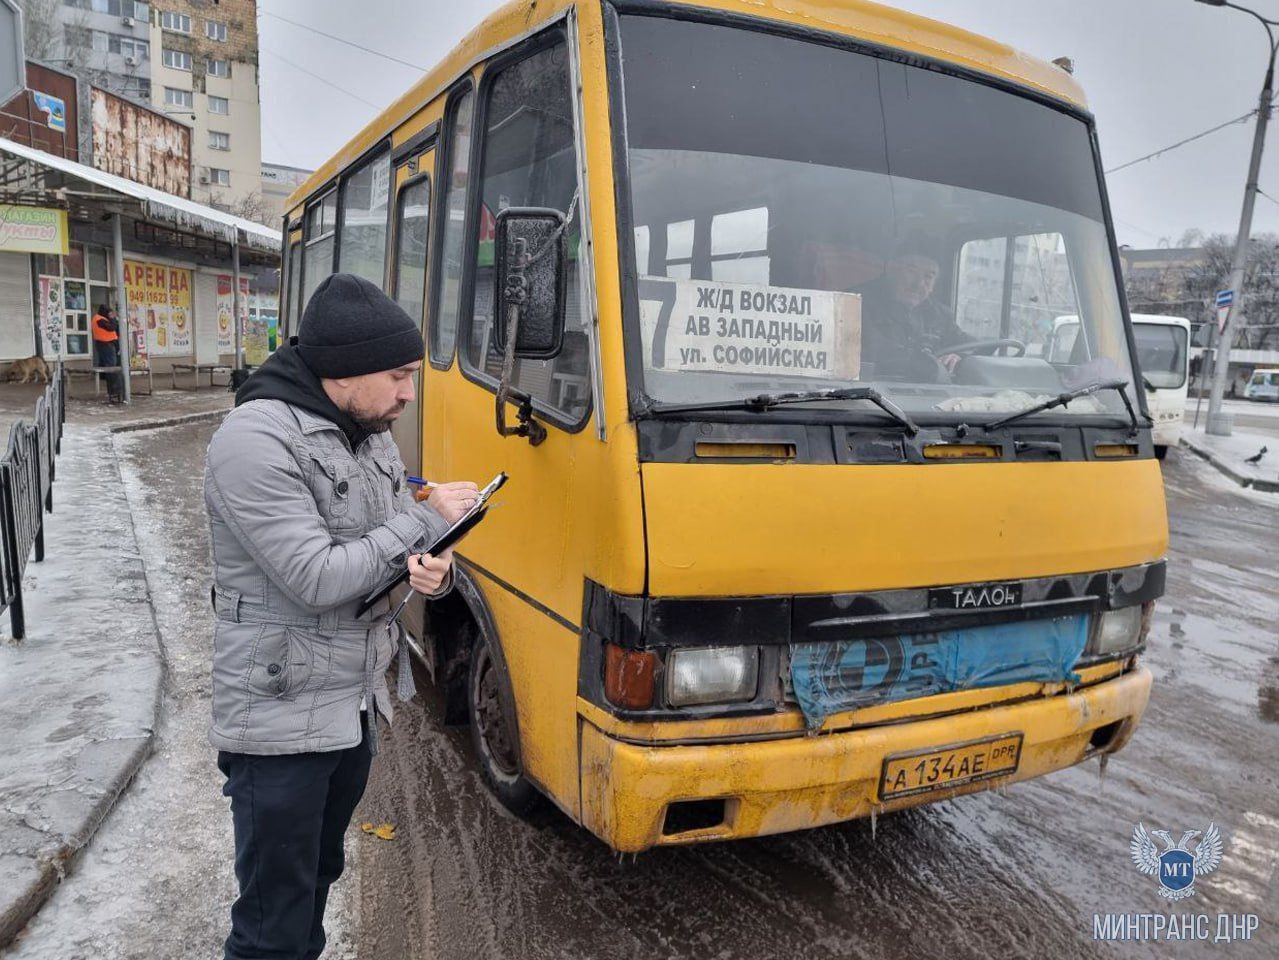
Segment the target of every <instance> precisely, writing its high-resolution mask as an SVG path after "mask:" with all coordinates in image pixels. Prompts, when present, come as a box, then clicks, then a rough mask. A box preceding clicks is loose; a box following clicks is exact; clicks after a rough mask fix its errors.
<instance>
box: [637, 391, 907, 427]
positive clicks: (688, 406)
mask: <svg viewBox="0 0 1279 960" xmlns="http://www.w3.org/2000/svg"><path fill="white" fill-rule="evenodd" d="M835 400H866V401H868V402H869V403H873V404H874V405H875V406H877V407H879V409H881V410H883V411H884V413H886V414H888V415H889V416H890V417H892V418H893V419H894V420H896V421H897V422H898V423H899V424H901V426H902V427H903V428H904V429H905V430H906V431H907V432H908V433H909V434H910V435H911V436H912V437H913V436H914V435H915V434H917V433H919V427H918V426H917V425H916V423H915V421H914V420H912V419H911V418H910V417H909V416H907V414H906V412H905V411H904V410H902V408H901V407H899V406H897V404H895V403H893V402H892V401H891V400H889V399H888V398H887V397H885V396H884V395H883V394H882V393H880V392H879V391H878V390H876V389H875V388H873V387H848V388H845V389H842V390H811V391H808V392H804V393H761V394H759V395H758V396H754V397H746V398H744V399H742V400H724V401H721V402H718V403H684V404H669V405H668V404H662V405H661V406H656V407H654V408H653V412H654V413H706V412H711V411H715V410H749V411H750V412H751V413H764V412H766V411H768V410H771V409H773V408H774V407H780V406H782V405H783V404H788V403H824V402H830V401H835Z"/></svg>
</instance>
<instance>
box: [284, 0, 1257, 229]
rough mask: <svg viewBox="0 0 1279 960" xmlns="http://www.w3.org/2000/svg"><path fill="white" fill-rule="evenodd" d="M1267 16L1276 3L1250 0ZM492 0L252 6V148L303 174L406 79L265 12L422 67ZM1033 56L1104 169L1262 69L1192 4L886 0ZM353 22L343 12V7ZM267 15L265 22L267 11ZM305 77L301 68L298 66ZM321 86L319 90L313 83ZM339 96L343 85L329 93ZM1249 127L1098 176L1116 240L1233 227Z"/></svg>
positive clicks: (333, 0) (1226, 104) (1221, 112)
mask: <svg viewBox="0 0 1279 960" xmlns="http://www.w3.org/2000/svg"><path fill="white" fill-rule="evenodd" d="M1251 2H1252V4H1253V6H1254V7H1255V8H1256V9H1258V10H1259V11H1260V12H1262V13H1264V14H1266V15H1268V16H1271V17H1274V18H1276V19H1279V0H1251ZM499 5H500V3H499V2H498V0H413V2H410V0H359V2H358V3H353V2H352V0H259V28H260V31H261V44H262V154H263V158H264V159H266V160H269V161H272V162H277V163H287V164H292V165H296V166H303V167H314V166H317V165H319V164H320V163H322V162H323V161H324V160H325V159H326V158H327V157H328V156H330V155H331V154H332V153H334V152H335V151H336V150H337V149H338V148H339V147H341V146H342V144H343V143H345V142H346V140H347V139H349V138H350V136H351V135H352V134H354V133H355V132H356V131H357V130H358V129H359V128H360V127H362V126H363V125H364V124H365V123H367V122H368V120H369V119H370V118H371V117H372V116H373V115H374V114H375V113H376V109H375V108H374V106H371V104H374V105H377V106H379V107H380V106H384V105H386V104H388V103H390V102H391V101H392V100H393V99H395V98H396V97H397V96H399V94H401V93H402V92H403V91H404V90H405V89H406V88H407V87H408V86H409V85H410V84H412V83H413V82H414V81H415V80H416V79H417V78H418V77H419V76H421V73H419V72H418V71H415V70H412V69H410V68H408V67H404V66H400V65H397V64H395V63H392V62H389V61H387V60H384V59H381V58H379V57H376V56H371V55H369V54H367V53H364V52H361V51H359V50H356V49H353V48H352V47H350V46H347V45H345V44H342V43H338V42H335V41H332V40H328V39H326V38H324V37H321V36H317V35H316V34H314V33H310V32H308V31H306V30H303V29H300V28H298V27H296V26H294V25H292V24H289V23H286V22H284V21H283V20H280V19H277V18H278V17H285V18H288V19H289V20H295V21H298V22H300V23H306V24H308V25H310V26H312V27H314V28H316V29H318V30H322V31H324V32H326V33H331V34H334V35H337V36H341V37H344V38H346V39H347V40H349V41H351V42H353V43H357V44H361V45H363V46H366V47H370V48H373V49H375V50H379V51H381V52H383V53H387V54H390V55H392V56H395V57H399V58H401V59H403V60H407V61H411V62H414V63H419V64H422V65H423V66H430V65H432V64H434V63H435V62H437V61H438V60H439V59H440V58H441V57H442V56H443V55H444V54H445V53H446V52H447V51H448V50H449V49H450V48H451V47H452V46H453V45H454V44H455V43H456V42H457V41H458V40H459V39H461V37H462V36H464V35H465V33H466V32H467V31H468V30H470V29H471V28H472V27H473V26H474V25H475V24H476V23H478V22H479V21H480V20H481V19H482V18H483V17H484V16H485V15H486V14H487V13H488V12H489V11H491V10H493V9H496V8H497V7H498V6H499ZM895 5H896V6H899V7H903V8H905V9H908V10H911V11H913V12H916V13H920V14H923V15H925V16H930V17H935V18H937V19H940V20H946V21H948V22H950V23H953V24H956V25H958V26H961V27H965V28H967V29H969V30H973V31H975V32H977V33H981V34H985V35H987V36H991V37H994V38H996V39H998V40H1001V41H1004V42H1006V43H1009V44H1011V45H1012V46H1014V47H1017V48H1019V49H1021V50H1024V51H1026V52H1027V53H1030V54H1033V55H1035V56H1038V57H1042V58H1044V59H1052V58H1054V57H1060V56H1069V57H1072V58H1074V60H1075V64H1076V76H1077V77H1078V78H1079V80H1080V81H1081V82H1082V83H1083V84H1084V87H1085V89H1086V90H1087V91H1088V96H1089V100H1090V102H1091V105H1092V108H1093V111H1094V112H1095V113H1096V114H1097V120H1098V124H1099V128H1100V136H1101V146H1102V153H1103V157H1104V159H1105V164H1106V167H1107V168H1110V167H1114V166H1117V165H1119V164H1121V163H1125V162H1127V161H1128V160H1132V159H1135V158H1136V157H1139V156H1141V155H1143V154H1146V153H1150V152H1151V151H1153V150H1156V149H1158V148H1160V147H1164V146H1166V145H1168V144H1170V143H1173V142H1174V141H1177V140H1180V139H1182V138H1184V137H1187V136H1190V135H1192V134H1195V133H1198V132H1200V131H1202V130H1204V129H1206V128H1208V127H1212V126H1215V125H1217V124H1218V123H1222V122H1224V121H1226V120H1229V119H1231V118H1233V117H1237V116H1240V115H1241V114H1244V113H1247V112H1248V111H1249V110H1251V109H1252V108H1253V107H1254V106H1255V104H1256V99H1257V96H1258V94H1259V92H1260V88H1261V80H1262V75H1263V73H1264V71H1265V60H1266V47H1265V35H1264V32H1263V31H1262V29H1261V26H1260V25H1259V24H1258V23H1257V22H1256V21H1254V20H1253V19H1252V18H1250V17H1248V16H1246V15H1244V14H1242V13H1237V12H1234V11H1231V10H1228V9H1221V8H1214V7H1208V6H1204V5H1202V4H1198V3H1195V2H1193V0H896V4H895ZM353 8H356V9H358V10H359V16H358V17H353V16H352V9H353ZM273 14H274V16H272V15H273ZM308 71H309V73H308ZM325 81H327V82H325ZM336 88H341V89H342V90H344V91H347V92H345V93H344V92H340V91H339V90H338V89H336ZM1251 138H1252V122H1251V120H1250V121H1249V122H1248V123H1245V124H1236V125H1234V126H1231V127H1228V128H1227V129H1225V130H1223V131H1221V132H1220V133H1217V134H1214V135H1213V136H1212V137H1209V138H1207V139H1205V140H1200V141H1198V142H1196V143H1193V144H1191V145H1189V146H1186V147H1182V148H1180V149H1178V150H1175V151H1173V152H1172V153H1169V154H1168V155H1166V156H1164V157H1161V158H1159V159H1156V160H1151V161H1148V162H1146V163H1142V164H1139V165H1137V166H1135V167H1131V168H1129V169H1127V170H1124V171H1121V172H1118V173H1116V174H1114V175H1113V176H1112V177H1110V178H1109V186H1110V194H1111V205H1112V207H1113V209H1114V214H1115V218H1116V228H1117V231H1118V233H1119V242H1120V243H1127V244H1131V245H1132V246H1137V247H1144V246H1154V245H1156V244H1157V243H1158V242H1159V240H1160V238H1169V239H1171V240H1173V241H1174V242H1175V241H1176V239H1177V238H1178V237H1180V235H1181V233H1182V232H1183V231H1184V230H1186V229H1188V228H1192V227H1197V228H1199V229H1202V230H1205V231H1206V232H1210V233H1212V232H1225V233H1231V234H1233V233H1234V231H1235V229H1236V228H1237V224H1238V218H1239V205H1240V202H1241V200H1242V195H1243V182H1244V176H1245V173H1246V171H1247V165H1248V150H1249V146H1250V144H1251V142H1252V140H1251ZM1268 146H1269V154H1268V156H1267V159H1266V162H1265V165H1264V167H1263V169H1262V176H1261V187H1262V189H1263V190H1268V192H1269V193H1270V194H1271V195H1272V196H1274V197H1275V198H1276V200H1275V201H1272V200H1269V199H1267V198H1266V197H1261V198H1259V200H1258V207H1257V216H1256V220H1255V225H1254V229H1255V230H1256V231H1274V232H1279V202H1276V201H1279V132H1274V131H1272V135H1271V139H1270V143H1269V144H1268Z"/></svg>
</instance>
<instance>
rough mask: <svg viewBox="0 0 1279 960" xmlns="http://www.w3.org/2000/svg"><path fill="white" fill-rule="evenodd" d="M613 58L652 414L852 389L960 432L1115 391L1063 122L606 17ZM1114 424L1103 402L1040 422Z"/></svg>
mask: <svg viewBox="0 0 1279 960" xmlns="http://www.w3.org/2000/svg"><path fill="white" fill-rule="evenodd" d="M621 46H622V65H623V66H622V80H623V87H624V94H623V96H624V99H625V117H626V138H627V157H626V159H627V164H626V170H625V176H626V178H627V180H628V182H629V188H630V194H629V200H630V204H629V216H630V221H631V222H630V224H629V226H630V228H631V235H630V237H629V241H630V242H631V243H632V244H633V255H634V261H633V263H634V274H635V283H634V289H633V290H632V291H631V294H630V295H631V296H632V297H634V300H633V301H632V307H633V309H632V310H631V311H630V316H631V317H632V318H633V319H632V320H631V321H630V322H632V323H633V324H636V325H637V326H638V329H636V330H632V331H631V337H630V341H629V342H630V343H631V345H632V348H633V349H639V350H642V353H643V364H642V367H643V375H644V383H643V389H644V392H645V394H646V395H647V397H648V399H649V400H650V401H651V402H652V403H653V404H654V405H655V408H656V409H659V410H660V407H661V405H662V404H678V405H687V404H693V405H696V404H699V403H703V402H705V403H716V402H725V401H732V400H736V399H740V398H744V397H747V396H752V395H758V394H761V393H768V392H775V391H805V392H807V391H813V390H829V389H833V388H839V387H845V386H853V385H873V386H875V387H876V388H877V389H879V390H880V391H881V392H882V393H883V394H884V395H885V396H887V397H890V398H891V399H892V400H893V401H894V402H895V403H897V404H898V405H899V406H900V407H901V408H902V409H904V410H906V411H908V412H910V413H911V414H912V415H916V416H918V415H923V416H924V417H925V418H926V417H927V416H928V415H929V414H933V415H941V414H962V415H964V416H966V417H967V416H968V415H970V414H973V413H976V414H977V415H978V416H977V417H976V418H975V419H978V420H980V419H981V417H980V414H982V413H989V414H990V415H991V416H994V415H995V414H998V413H1007V412H1010V411H1017V410H1022V409H1025V408H1026V407H1027V406H1030V405H1032V404H1033V403H1035V402H1037V401H1041V400H1043V399H1044V398H1046V397H1048V396H1052V395H1056V394H1058V393H1061V392H1063V391H1064V390H1070V389H1073V388H1075V387H1079V386H1082V385H1085V384H1088V383H1093V382H1097V381H1100V380H1123V381H1126V382H1128V383H1129V384H1130V385H1131V383H1132V380H1133V374H1132V370H1133V367H1132V362H1131V359H1130V356H1129V351H1128V345H1127V343H1128V342H1127V338H1126V334H1125V331H1124V323H1123V313H1122V310H1121V307H1120V300H1119V295H1118V290H1117V286H1116V274H1115V270H1114V265H1113V259H1112V253H1111V246H1110V240H1109V237H1108V234H1107V230H1106V226H1105V217H1104V207H1103V201H1102V196H1101V190H1100V187H1099V183H1098V179H1097V168H1096V164H1095V160H1094V153H1093V144H1092V139H1091V133H1090V130H1089V127H1088V125H1087V124H1086V123H1085V122H1084V121H1083V120H1081V119H1079V118H1078V117H1076V116H1074V115H1072V114H1071V113H1069V112H1067V111H1066V110H1065V109H1058V108H1055V107H1053V106H1050V105H1048V104H1045V103H1041V102H1038V101H1036V100H1034V99H1032V98H1030V97H1028V96H1021V95H1018V94H1016V93H1012V92H1008V91H1005V90H1001V89H999V88H997V87H995V86H992V85H989V84H986V83H982V82H979V81H976V80H971V79H966V78H964V77H960V76H955V75H949V74H945V73H942V72H939V71H936V70H929V69H925V68H923V67H918V66H911V65H907V64H904V63H900V62H895V61H893V60H889V59H884V58H881V57H877V56H872V55H870V54H868V53H862V52H858V51H855V50H852V49H844V48H840V47H836V46H828V45H824V44H819V43H814V42H810V41H807V40H799V39H791V38H789V37H785V36H779V35H772V34H768V33H763V32H757V31H754V30H748V29H741V28H737V27H730V26H723V25H718V24H714V25H712V24H707V23H700V22H694V21H684V20H674V19H663V18H658V17H651V16H641V15H628V16H624V17H622V18H621ZM1063 316H1072V317H1078V318H1079V320H1080V324H1081V329H1080V335H1079V336H1078V337H1076V338H1075V340H1074V343H1073V348H1072V349H1071V350H1070V351H1069V353H1068V355H1065V356H1056V355H1054V354H1053V351H1052V349H1051V347H1052V340H1053V332H1054V329H1055V323H1056V321H1057V320H1059V319H1060V318H1061V317H1063ZM1129 389H1130V395H1132V394H1135V391H1132V389H1131V386H1130V388H1129ZM1122 411H1123V406H1122V403H1121V399H1120V397H1119V396H1118V394H1116V393H1114V392H1113V391H1112V392H1110V393H1109V395H1106V394H1097V395H1094V396H1091V397H1087V398H1084V399H1081V400H1079V401H1076V402H1072V403H1071V404H1070V405H1069V407H1068V408H1066V409H1063V410H1058V411H1054V412H1053V413H1052V414H1045V415H1044V416H1046V417H1052V416H1057V417H1061V416H1066V417H1069V416H1075V415H1079V414H1103V413H1104V414H1111V413H1113V414H1116V415H1118V414H1120V413H1122Z"/></svg>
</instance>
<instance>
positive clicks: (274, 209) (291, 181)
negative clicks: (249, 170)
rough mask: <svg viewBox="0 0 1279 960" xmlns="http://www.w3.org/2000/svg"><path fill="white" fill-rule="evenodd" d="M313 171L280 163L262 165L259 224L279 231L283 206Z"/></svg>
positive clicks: (282, 216)
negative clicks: (260, 215)
mask: <svg viewBox="0 0 1279 960" xmlns="http://www.w3.org/2000/svg"><path fill="white" fill-rule="evenodd" d="M313 172H314V171H312V170H304V169H303V168H302V167H290V166H286V165H285V164H282V163H265V162H264V163H263V164H262V209H263V212H264V216H262V217H261V218H259V220H258V222H259V223H265V224H266V225H267V226H269V227H272V228H274V229H280V222H281V220H282V219H283V218H284V205H285V203H286V202H287V201H288V199H289V197H291V196H292V195H293V191H294V190H296V189H297V188H298V187H300V186H302V184H304V183H305V182H306V180H307V178H308V177H309V176H311V174H312V173H313Z"/></svg>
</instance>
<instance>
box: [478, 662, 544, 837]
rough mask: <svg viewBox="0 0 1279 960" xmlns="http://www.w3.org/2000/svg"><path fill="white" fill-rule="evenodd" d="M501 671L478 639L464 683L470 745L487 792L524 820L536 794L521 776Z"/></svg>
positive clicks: (512, 710) (512, 708)
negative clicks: (486, 786) (465, 684)
mask: <svg viewBox="0 0 1279 960" xmlns="http://www.w3.org/2000/svg"><path fill="white" fill-rule="evenodd" d="M500 671H501V668H500V667H499V666H498V664H497V662H496V661H495V660H494V658H493V653H492V651H491V650H490V649H489V645H488V643H487V642H486V641H485V640H484V639H483V638H481V639H479V640H478V641H477V642H476V644H475V649H474V650H472V652H471V667H470V674H469V676H468V679H467V694H468V696H467V706H468V708H469V711H470V719H471V743H472V744H474V746H475V754H476V757H478V759H479V762H480V775H481V776H482V777H483V778H484V782H485V783H486V784H487V785H488V788H489V789H490V790H492V791H493V794H494V795H495V796H496V797H497V798H498V800H500V801H501V803H502V805H503V806H504V807H506V808H507V809H508V810H510V811H511V812H512V813H514V814H517V815H518V816H524V815H526V814H529V813H531V812H532V811H533V810H534V808H535V807H536V805H537V801H538V793H537V788H536V787H534V786H533V784H531V783H530V782H529V781H528V780H527V779H525V777H524V774H523V772H522V770H523V768H522V765H521V763H520V747H519V739H518V735H517V733H516V730H515V726H514V724H513V723H512V722H511V718H512V717H513V716H514V715H515V705H514V704H513V703H510V702H509V700H508V698H509V694H508V693H507V688H506V685H505V684H504V683H503V682H502V675H501V672H500Z"/></svg>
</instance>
